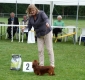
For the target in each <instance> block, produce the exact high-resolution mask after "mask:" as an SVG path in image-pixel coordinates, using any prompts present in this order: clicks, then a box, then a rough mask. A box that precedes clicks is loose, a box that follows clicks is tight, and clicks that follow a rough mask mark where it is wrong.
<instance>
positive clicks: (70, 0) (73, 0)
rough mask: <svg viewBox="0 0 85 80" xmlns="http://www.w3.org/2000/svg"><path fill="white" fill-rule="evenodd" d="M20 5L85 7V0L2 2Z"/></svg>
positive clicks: (21, 0) (6, 0) (2, 1)
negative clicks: (51, 3)
mask: <svg viewBox="0 0 85 80" xmlns="http://www.w3.org/2000/svg"><path fill="white" fill-rule="evenodd" d="M16 1H17V3H19V4H31V3H34V4H50V2H51V1H53V3H54V4H55V5H64V6H65V5H67V6H68V5H69V6H76V5H78V2H79V5H81V6H84V5H85V0H0V3H16Z"/></svg>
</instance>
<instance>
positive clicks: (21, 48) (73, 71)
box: [0, 19, 85, 80]
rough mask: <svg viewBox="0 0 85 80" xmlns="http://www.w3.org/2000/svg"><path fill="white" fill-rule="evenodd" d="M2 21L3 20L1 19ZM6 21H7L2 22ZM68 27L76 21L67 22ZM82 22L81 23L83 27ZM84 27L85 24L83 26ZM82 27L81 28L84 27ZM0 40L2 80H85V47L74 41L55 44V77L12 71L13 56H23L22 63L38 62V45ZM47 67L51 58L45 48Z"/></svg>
mask: <svg viewBox="0 0 85 80" xmlns="http://www.w3.org/2000/svg"><path fill="white" fill-rule="evenodd" d="M1 20H2V19H1ZM1 20H0V21H1ZM2 21H6V20H4V19H3V20H2ZM65 22H66V25H70V24H71V23H73V22H74V20H73V21H72V20H65ZM82 22H84V21H81V20H80V21H79V25H80V26H81V24H82ZM82 26H84V24H82ZM82 26H81V27H82ZM4 37H5V36H3V39H2V40H1V39H0V57H1V58H0V80H85V46H84V45H83V42H82V44H81V45H80V46H79V45H78V43H76V44H75V45H74V44H73V42H72V39H69V41H67V42H57V43H54V42H53V49H54V55H55V76H48V75H47V74H46V75H44V76H37V75H35V74H34V73H33V72H31V73H30V72H23V71H22V67H21V70H20V71H12V70H10V63H11V55H12V54H21V57H22V62H25V61H33V60H34V59H37V60H38V51H37V43H34V44H27V41H26V40H24V42H23V43H22V42H18V40H15V39H14V42H10V40H8V39H7V40H6V39H5V38H4ZM45 65H49V57H48V53H47V50H46V48H45ZM22 66H23V64H22Z"/></svg>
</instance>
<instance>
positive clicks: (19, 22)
mask: <svg viewBox="0 0 85 80" xmlns="http://www.w3.org/2000/svg"><path fill="white" fill-rule="evenodd" d="M19 42H20V22H19Z"/></svg>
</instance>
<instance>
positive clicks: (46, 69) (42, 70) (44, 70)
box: [32, 60, 55, 75]
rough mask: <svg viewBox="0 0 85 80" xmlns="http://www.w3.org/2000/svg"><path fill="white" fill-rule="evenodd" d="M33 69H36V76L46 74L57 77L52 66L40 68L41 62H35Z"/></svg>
mask: <svg viewBox="0 0 85 80" xmlns="http://www.w3.org/2000/svg"><path fill="white" fill-rule="evenodd" d="M32 68H33V69H34V73H35V74H36V75H44V74H45V73H48V74H49V75H55V73H54V68H53V67H52V66H39V62H38V61H37V60H34V61H33V63H32Z"/></svg>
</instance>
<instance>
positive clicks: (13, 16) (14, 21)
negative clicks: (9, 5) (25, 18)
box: [7, 12, 19, 39]
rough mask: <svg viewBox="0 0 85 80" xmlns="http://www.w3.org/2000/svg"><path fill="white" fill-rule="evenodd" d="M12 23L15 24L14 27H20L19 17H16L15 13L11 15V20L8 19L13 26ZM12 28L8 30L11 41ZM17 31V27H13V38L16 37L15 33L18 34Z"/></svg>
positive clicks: (9, 27)
mask: <svg viewBox="0 0 85 80" xmlns="http://www.w3.org/2000/svg"><path fill="white" fill-rule="evenodd" d="M12 21H13V24H14V25H18V24H19V21H18V18H17V17H15V14H14V12H11V13H10V18H8V24H12ZM11 28H12V27H11V26H8V28H7V32H8V35H9V36H8V38H9V39H11V36H12V35H11ZM16 31H17V26H13V36H14V35H15V33H16Z"/></svg>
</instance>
